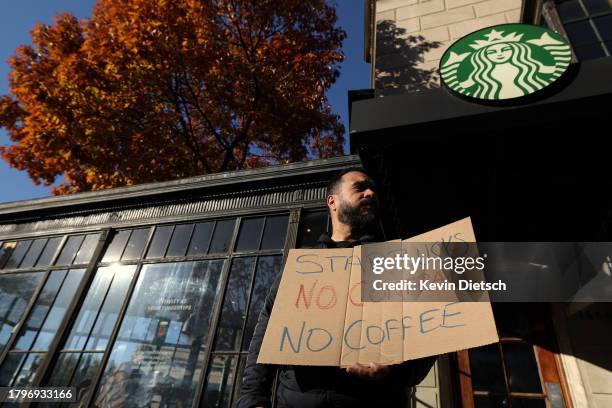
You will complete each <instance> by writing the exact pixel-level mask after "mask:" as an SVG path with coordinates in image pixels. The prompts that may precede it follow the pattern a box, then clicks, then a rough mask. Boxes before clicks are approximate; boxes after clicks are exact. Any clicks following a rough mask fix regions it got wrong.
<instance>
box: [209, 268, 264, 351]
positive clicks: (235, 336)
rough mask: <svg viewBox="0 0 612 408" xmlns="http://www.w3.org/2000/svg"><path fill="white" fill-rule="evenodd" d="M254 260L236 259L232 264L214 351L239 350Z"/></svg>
mask: <svg viewBox="0 0 612 408" xmlns="http://www.w3.org/2000/svg"><path fill="white" fill-rule="evenodd" d="M255 260H256V258H255V257H248V258H236V259H234V261H233V262H232V269H231V271H230V276H229V282H228V284H227V290H226V291H225V298H224V299H223V311H222V312H221V320H220V322H219V327H218V328H217V336H216V339H215V346H214V350H236V349H239V348H240V341H241V335H242V327H243V326H244V319H245V317H246V309H247V302H248V300H249V292H250V290H251V281H252V280H253V272H254V270H255Z"/></svg>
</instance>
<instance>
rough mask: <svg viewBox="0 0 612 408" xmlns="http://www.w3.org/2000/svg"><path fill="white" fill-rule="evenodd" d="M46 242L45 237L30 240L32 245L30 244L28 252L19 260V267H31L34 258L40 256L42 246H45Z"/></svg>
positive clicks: (34, 260)
mask: <svg viewBox="0 0 612 408" xmlns="http://www.w3.org/2000/svg"><path fill="white" fill-rule="evenodd" d="M46 243H47V239H46V238H43V239H36V240H34V241H33V242H32V245H30V249H29V250H28V253H27V254H26V255H25V257H24V258H23V260H22V261H21V264H20V265H19V267H20V268H31V267H33V266H34V264H35V263H36V260H37V259H38V257H39V256H40V253H41V252H42V250H43V248H44V247H45V244H46Z"/></svg>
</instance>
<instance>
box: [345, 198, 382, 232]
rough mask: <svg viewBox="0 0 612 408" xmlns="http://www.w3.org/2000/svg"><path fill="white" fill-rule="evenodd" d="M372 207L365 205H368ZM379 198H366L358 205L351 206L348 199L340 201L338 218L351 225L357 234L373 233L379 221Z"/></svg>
mask: <svg viewBox="0 0 612 408" xmlns="http://www.w3.org/2000/svg"><path fill="white" fill-rule="evenodd" d="M368 204H369V205H370V207H365V206H366V205H368ZM377 212H378V200H376V199H373V198H364V199H363V200H361V201H360V202H359V203H358V204H357V205H355V206H351V204H350V203H348V202H347V201H344V200H342V201H340V205H339V206H338V220H339V221H340V222H341V223H343V224H347V225H350V226H351V228H352V229H353V231H354V232H355V233H357V234H363V233H365V232H368V233H373V232H374V229H375V227H376V222H377V221H378V215H377Z"/></svg>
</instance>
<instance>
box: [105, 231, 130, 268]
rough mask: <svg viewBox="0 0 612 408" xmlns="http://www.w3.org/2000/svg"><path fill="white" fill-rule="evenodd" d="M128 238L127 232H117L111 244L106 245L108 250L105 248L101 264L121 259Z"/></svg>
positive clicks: (128, 232)
mask: <svg viewBox="0 0 612 408" xmlns="http://www.w3.org/2000/svg"><path fill="white" fill-rule="evenodd" d="M129 237H130V231H129V230H123V231H119V232H117V233H116V234H115V236H114V237H113V240H112V241H111V243H110V244H109V245H108V248H106V252H105V253H104V258H102V262H117V261H118V260H119V258H121V254H122V253H123V248H125V244H126V243H127V240H128V238H129Z"/></svg>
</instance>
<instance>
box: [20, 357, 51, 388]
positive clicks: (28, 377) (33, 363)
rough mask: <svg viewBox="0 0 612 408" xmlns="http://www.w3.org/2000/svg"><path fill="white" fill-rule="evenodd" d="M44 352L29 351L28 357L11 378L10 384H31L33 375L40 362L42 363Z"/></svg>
mask: <svg viewBox="0 0 612 408" xmlns="http://www.w3.org/2000/svg"><path fill="white" fill-rule="evenodd" d="M44 357H45V353H29V354H28V357H27V358H26V359H25V362H24V363H23V365H22V366H21V370H19V374H17V376H16V378H15V379H14V380H13V384H12V386H14V387H26V386H29V385H32V383H33V381H34V376H35V375H36V371H37V369H38V367H40V364H41V363H42V360H43V358H44Z"/></svg>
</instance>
